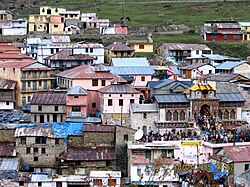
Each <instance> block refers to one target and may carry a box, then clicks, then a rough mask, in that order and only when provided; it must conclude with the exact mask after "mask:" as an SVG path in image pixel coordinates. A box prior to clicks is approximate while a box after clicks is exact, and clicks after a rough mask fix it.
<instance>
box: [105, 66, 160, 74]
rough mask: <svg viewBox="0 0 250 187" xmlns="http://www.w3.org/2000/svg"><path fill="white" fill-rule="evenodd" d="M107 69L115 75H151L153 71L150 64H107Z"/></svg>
mask: <svg viewBox="0 0 250 187" xmlns="http://www.w3.org/2000/svg"><path fill="white" fill-rule="evenodd" d="M108 69H109V70H110V71H111V72H112V73H115V74H117V75H152V74H153V73H154V72H155V71H154V70H153V68H152V67H151V66H134V67H126V66H117V67H115V66H109V67H108Z"/></svg>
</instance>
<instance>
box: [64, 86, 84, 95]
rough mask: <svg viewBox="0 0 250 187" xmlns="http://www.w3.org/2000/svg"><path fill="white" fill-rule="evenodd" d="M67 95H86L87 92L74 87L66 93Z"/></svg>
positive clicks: (79, 87)
mask: <svg viewBox="0 0 250 187" xmlns="http://www.w3.org/2000/svg"><path fill="white" fill-rule="evenodd" d="M67 95H88V91H87V90H86V89H84V88H83V87H81V86H76V87H75V88H73V89H71V90H70V91H68V93H67Z"/></svg>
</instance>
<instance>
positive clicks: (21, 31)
mask: <svg viewBox="0 0 250 187" xmlns="http://www.w3.org/2000/svg"><path fill="white" fill-rule="evenodd" d="M26 33H27V28H26V27H25V28H3V29H2V35H26Z"/></svg>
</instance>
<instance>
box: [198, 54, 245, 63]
mask: <svg viewBox="0 0 250 187" xmlns="http://www.w3.org/2000/svg"><path fill="white" fill-rule="evenodd" d="M202 56H204V57H207V58H209V59H211V60H228V61H230V60H233V61H240V58H236V57H229V56H224V55H219V54H202Z"/></svg>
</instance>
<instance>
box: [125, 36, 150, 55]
mask: <svg viewBox="0 0 250 187" xmlns="http://www.w3.org/2000/svg"><path fill="white" fill-rule="evenodd" d="M127 45H128V46H130V47H132V48H133V49H134V50H135V52H136V53H153V52H154V43H153V40H152V39H149V40H130V41H127Z"/></svg>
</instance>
